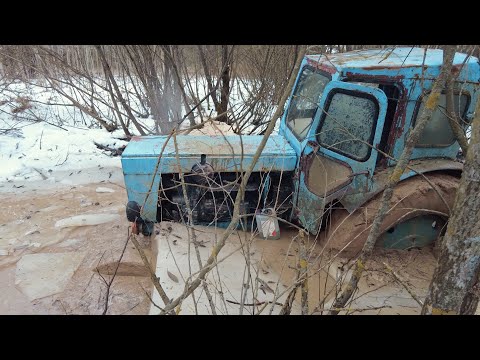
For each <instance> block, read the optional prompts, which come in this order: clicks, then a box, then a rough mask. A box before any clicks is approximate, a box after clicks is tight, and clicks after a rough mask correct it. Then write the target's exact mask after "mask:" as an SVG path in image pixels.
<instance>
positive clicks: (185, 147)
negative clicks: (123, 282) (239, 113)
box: [122, 135, 297, 175]
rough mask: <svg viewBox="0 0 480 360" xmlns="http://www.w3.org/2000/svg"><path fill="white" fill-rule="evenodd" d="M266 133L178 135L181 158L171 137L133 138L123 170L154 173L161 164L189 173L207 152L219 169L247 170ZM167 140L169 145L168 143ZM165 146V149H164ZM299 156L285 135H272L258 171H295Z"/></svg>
mask: <svg viewBox="0 0 480 360" xmlns="http://www.w3.org/2000/svg"><path fill="white" fill-rule="evenodd" d="M262 138H263V136H262V135H248V136H247V135H246V136H239V135H228V136H209V135H199V136H196V135H178V136H177V137H176V141H177V146H178V159H177V157H176V155H175V143H174V138H173V137H170V138H169V136H138V137H133V138H132V139H131V140H130V142H129V144H128V145H127V147H126V148H125V150H124V151H123V154H122V167H123V173H124V174H125V175H127V174H153V173H154V172H155V168H156V166H157V162H158V158H159V155H160V153H162V155H161V157H160V162H159V165H158V170H159V172H160V173H162V174H165V173H177V172H179V169H178V163H179V162H180V166H181V171H182V172H189V171H190V170H191V169H192V166H193V165H195V164H196V163H198V162H200V156H201V155H202V154H205V155H206V157H207V159H206V160H207V163H209V164H210V165H212V167H213V168H214V170H215V171H222V172H237V171H238V172H241V171H246V169H248V167H249V166H250V164H251V163H252V160H253V156H254V155H255V152H256V151H257V148H258V145H259V144H260V142H261V140H262ZM165 143H166V144H165ZM162 149H163V151H162ZM296 162H297V156H296V153H295V151H294V149H293V148H292V147H291V146H290V144H289V143H288V142H287V141H286V140H285V138H284V137H283V136H280V135H274V136H270V137H269V139H268V141H267V144H266V145H265V148H264V149H263V152H262V154H261V156H260V158H259V159H258V162H257V163H256V164H255V167H254V171H281V170H283V171H292V170H294V169H295V165H296Z"/></svg>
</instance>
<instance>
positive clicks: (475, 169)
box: [422, 103, 480, 315]
mask: <svg viewBox="0 0 480 360" xmlns="http://www.w3.org/2000/svg"><path fill="white" fill-rule="evenodd" d="M479 104H480V103H477V107H476V109H475V118H474V120H473V123H472V137H471V139H470V144H469V146H468V150H467V153H466V159H465V167H464V170H463V173H462V179H461V181H460V186H459V188H458V191H457V196H456V199H455V205H454V208H453V210H452V216H451V218H450V220H449V222H448V227H447V231H446V233H445V237H444V239H443V241H442V243H441V251H440V258H439V260H438V266H437V268H436V270H435V273H434V275H433V280H432V282H431V285H430V288H429V292H428V295H427V299H426V301H425V304H424V307H423V309H422V313H424V314H432V315H441V314H474V313H475V311H476V309H477V306H478V301H479V297H480V288H479V274H480V196H479V195H478V194H480V105H479Z"/></svg>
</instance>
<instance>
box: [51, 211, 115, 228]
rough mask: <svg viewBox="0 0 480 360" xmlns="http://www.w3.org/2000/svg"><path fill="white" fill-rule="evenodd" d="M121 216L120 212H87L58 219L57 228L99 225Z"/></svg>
mask: <svg viewBox="0 0 480 360" xmlns="http://www.w3.org/2000/svg"><path fill="white" fill-rule="evenodd" d="M118 218H120V215H118V214H86V215H77V216H72V217H69V218H66V219H62V220H58V221H57V222H56V223H55V227H56V228H65V227H75V226H89V225H99V224H105V223H108V222H112V221H115V220H117V219H118Z"/></svg>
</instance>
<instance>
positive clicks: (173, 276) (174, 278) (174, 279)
mask: <svg viewBox="0 0 480 360" xmlns="http://www.w3.org/2000/svg"><path fill="white" fill-rule="evenodd" d="M167 275H168V277H169V278H170V279H172V280H173V281H175V282H176V283H178V278H177V277H176V276H175V275H173V274H172V273H171V272H170V271H168V270H167Z"/></svg>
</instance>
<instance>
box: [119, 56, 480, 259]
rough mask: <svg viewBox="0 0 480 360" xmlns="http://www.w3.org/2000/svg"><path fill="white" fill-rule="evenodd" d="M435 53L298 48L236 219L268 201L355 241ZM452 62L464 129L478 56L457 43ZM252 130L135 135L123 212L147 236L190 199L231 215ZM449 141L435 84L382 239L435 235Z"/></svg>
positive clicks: (352, 245) (220, 219) (217, 216)
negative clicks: (285, 95)
mask: <svg viewBox="0 0 480 360" xmlns="http://www.w3.org/2000/svg"><path fill="white" fill-rule="evenodd" d="M442 61H443V54H442V50H430V49H429V50H425V49H421V48H411V47H409V48H395V49H383V50H378V49H377V50H363V51H355V52H349V53H342V54H333V55H329V56H328V57H326V56H320V55H309V56H306V57H305V59H304V60H303V62H302V65H301V68H300V71H299V74H298V75H297V79H296V83H295V86H294V89H293V92H292V94H291V96H290V98H289V101H288V104H287V108H286V111H285V112H284V114H283V116H282V119H281V123H280V130H279V134H278V135H274V136H271V137H270V138H269V139H268V141H267V145H266V147H265V149H264V151H263V152H262V155H261V157H260V159H259V160H258V162H257V163H256V164H255V168H254V173H252V176H251V177H250V179H249V182H248V185H247V188H246V191H245V196H244V199H243V201H242V203H241V209H240V211H241V213H242V214H244V215H245V216H244V217H243V218H242V219H249V218H250V219H251V217H252V214H255V212H256V211H258V209H259V208H260V209H261V208H267V207H268V208H274V209H275V210H276V214H277V216H278V217H280V218H283V219H284V220H286V221H290V222H294V223H297V224H299V225H301V226H302V227H304V228H305V229H306V230H308V232H310V233H312V234H317V233H318V232H319V231H320V230H321V229H322V228H323V227H326V225H329V226H328V232H329V236H328V237H326V238H327V239H328V240H327V243H328V245H329V246H331V247H333V248H336V249H342V250H346V251H358V250H359V249H360V248H361V246H362V245H363V243H364V241H365V240H366V236H367V235H368V228H369V225H370V224H371V222H372V220H373V217H374V215H375V212H376V209H377V208H378V205H379V201H380V196H381V193H382V191H383V190H384V188H385V184H386V181H387V178H388V176H389V172H390V171H391V168H392V166H394V165H395V159H398V157H399V156H400V154H401V153H402V150H403V148H404V145H405V141H406V137H407V135H408V133H409V131H410V129H411V128H412V127H413V126H414V125H415V121H416V120H417V118H418V116H419V114H420V113H421V112H422V108H423V106H424V99H425V98H426V96H427V95H428V93H429V92H430V91H431V89H432V85H433V82H434V80H435V79H436V78H437V77H438V75H439V73H440V68H441V65H442ZM453 69H454V71H455V72H456V73H457V77H456V81H455V85H454V111H455V112H456V114H457V115H458V118H459V119H460V121H461V124H462V126H463V127H464V129H467V128H468V126H469V123H470V121H471V119H472V117H473V111H474V109H475V104H476V102H477V100H478V89H479V81H480V65H479V61H478V59H476V58H474V57H467V55H465V54H460V53H457V54H456V55H455V58H454V67H453ZM261 138H262V137H261V136H236V135H234V136H232V135H229V136H225V137H223V136H218V137H217V136H190V135H189V136H177V137H176V142H177V145H176V146H177V148H178V157H177V156H176V155H175V144H174V140H173V139H172V137H168V136H148V137H136V138H133V139H132V140H131V142H130V143H129V145H128V146H127V147H126V149H125V151H124V152H123V155H122V166H123V171H124V176H125V183H126V187H127V192H128V198H129V206H128V208H129V209H131V210H130V211H129V210H128V209H127V214H128V215H129V220H130V221H138V223H139V225H140V226H141V227H143V229H144V230H143V232H144V234H146V235H148V234H149V233H150V232H151V229H152V223H153V222H158V221H163V220H170V221H180V222H181V221H187V218H188V216H187V215H188V214H187V213H188V207H190V209H191V211H192V219H193V222H194V223H196V224H203V225H207V226H213V225H215V226H224V225H226V224H228V222H229V221H230V219H231V216H232V213H233V201H234V199H235V197H236V194H237V192H238V188H239V184H240V180H241V176H242V173H244V171H245V169H246V168H247V167H248V166H249V165H250V164H251V161H252V158H253V155H254V154H255V151H256V148H257V146H258V144H259V142H260V141H261ZM458 152H459V145H458V143H457V141H455V138H454V135H453V132H452V130H451V128H450V125H449V121H448V118H447V116H446V96H445V92H443V93H442V95H441V96H440V99H439V106H438V107H437V109H436V110H435V112H434V114H433V116H432V119H431V120H430V122H429V124H428V125H427V127H426V128H425V130H424V131H423V134H422V136H421V138H420V141H419V143H418V144H417V146H416V148H415V150H414V152H413V154H412V158H411V161H410V164H409V169H408V170H407V171H406V172H405V173H404V174H403V175H402V177H401V180H402V181H401V183H400V184H399V185H398V187H397V188H396V189H395V193H394V200H395V203H392V206H393V208H392V210H391V211H390V212H389V215H388V216H387V218H386V219H385V221H384V223H383V225H382V233H383V234H382V237H381V239H380V240H379V242H378V245H379V246H383V247H387V248H397V249H408V248H412V247H422V246H426V245H429V244H431V243H432V242H433V241H434V240H435V239H436V238H438V237H439V236H441V235H442V233H443V232H444V231H445V227H446V226H445V225H446V222H447V220H448V216H449V212H450V209H451V208H452V206H453V201H454V196H455V191H456V188H457V187H458V182H459V177H460V174H461V171H462V167H463V166H462V163H461V162H459V161H458V160H457V154H458ZM160 154H161V156H160ZM180 173H182V174H184V178H185V182H186V187H187V197H185V196H184V194H183V191H182V186H181V181H180ZM425 178H426V179H425ZM432 185H433V187H432ZM187 202H188V205H189V206H187ZM132 209H133V210H132ZM135 219H136V220H135ZM242 224H243V225H245V224H246V223H245V222H243V221H242Z"/></svg>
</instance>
